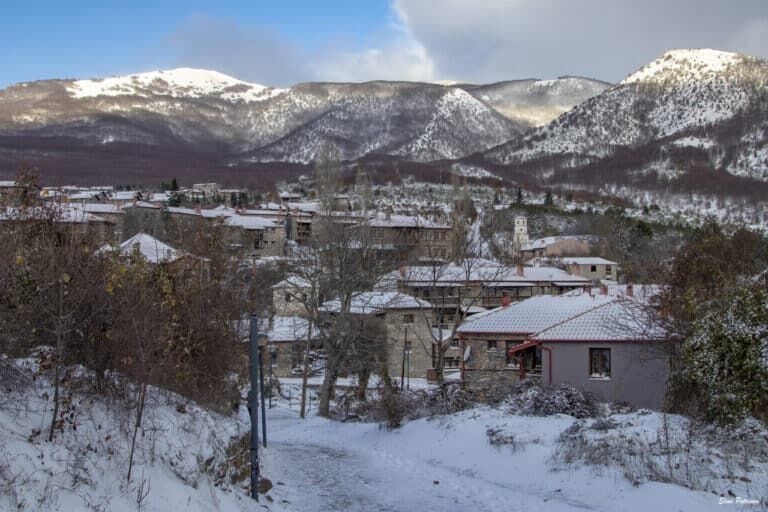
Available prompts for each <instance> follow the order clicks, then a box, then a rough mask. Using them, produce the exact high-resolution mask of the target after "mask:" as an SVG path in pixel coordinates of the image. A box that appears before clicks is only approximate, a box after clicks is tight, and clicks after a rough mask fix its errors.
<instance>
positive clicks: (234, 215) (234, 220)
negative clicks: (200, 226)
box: [166, 205, 277, 230]
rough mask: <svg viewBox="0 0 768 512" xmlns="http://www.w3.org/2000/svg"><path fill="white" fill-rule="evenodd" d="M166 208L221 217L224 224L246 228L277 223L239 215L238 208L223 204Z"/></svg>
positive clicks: (190, 213)
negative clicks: (210, 206)
mask: <svg viewBox="0 0 768 512" xmlns="http://www.w3.org/2000/svg"><path fill="white" fill-rule="evenodd" d="M166 210H167V211H168V212H170V213H175V214H179V215H196V216H200V217H203V218H206V219H223V221H224V225H225V226H235V227H241V228H243V229H247V230H263V229H269V228H274V227H277V224H276V223H275V222H274V221H272V220H270V219H265V218H261V217H258V216H255V215H241V214H240V212H239V211H238V210H236V209H234V208H229V207H227V206H223V205H221V206H217V207H216V208H208V209H198V210H195V209H192V208H182V207H177V206H170V207H168V208H166Z"/></svg>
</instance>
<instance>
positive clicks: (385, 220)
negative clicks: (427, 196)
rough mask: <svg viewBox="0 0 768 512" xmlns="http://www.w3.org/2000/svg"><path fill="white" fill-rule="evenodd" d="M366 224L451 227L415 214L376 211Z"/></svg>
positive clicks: (397, 226) (426, 227)
mask: <svg viewBox="0 0 768 512" xmlns="http://www.w3.org/2000/svg"><path fill="white" fill-rule="evenodd" d="M368 225H369V226H371V227H374V228H424V229H451V226H450V225H449V224H444V223H440V222H435V221H432V220H429V219H425V218H424V217H419V216H415V215H413V216H412V215H390V216H387V215H385V214H383V213H378V214H377V216H376V217H375V218H373V219H371V220H369V221H368Z"/></svg>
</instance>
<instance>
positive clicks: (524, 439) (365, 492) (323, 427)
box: [264, 383, 768, 512]
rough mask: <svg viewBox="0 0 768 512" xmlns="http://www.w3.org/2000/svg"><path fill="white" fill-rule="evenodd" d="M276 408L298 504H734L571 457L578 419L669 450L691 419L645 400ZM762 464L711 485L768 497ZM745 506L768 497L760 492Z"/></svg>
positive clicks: (281, 493)
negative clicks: (596, 408)
mask: <svg viewBox="0 0 768 512" xmlns="http://www.w3.org/2000/svg"><path fill="white" fill-rule="evenodd" d="M286 384H287V383H286ZM665 418H666V420H665ZM268 420H269V427H268V428H269V432H268V437H269V446H268V448H267V449H266V451H265V463H264V471H265V474H267V475H268V476H269V478H271V479H272V481H273V483H277V482H280V484H277V485H276V486H275V487H274V488H273V490H272V491H271V495H272V497H273V499H275V501H276V502H281V503H283V502H288V504H286V506H287V507H293V508H294V509H296V510H302V511H307V512H309V511H332V510H348V511H368V510H384V511H411V510H440V511H453V510H456V511H465V510H475V511H497V510H498V511H515V510H521V511H523V510H541V511H572V510H596V511H613V510H625V511H643V512H645V511H648V510H675V511H678V510H679V511H706V510H713V511H714V510H721V511H722V510H723V508H722V505H720V501H721V497H720V496H719V495H718V494H716V493H714V492H712V491H710V492H705V491H701V490H699V491H694V490H690V489H687V488H685V487H683V486H680V485H675V484H671V483H660V482H657V481H648V480H642V479H637V478H636V479H635V481H630V480H629V479H628V478H627V477H626V476H625V475H626V473H627V469H626V468H621V467H618V466H612V465H610V464H609V465H605V466H591V465H586V464H579V463H578V461H575V460H573V461H569V462H568V463H564V462H563V461H562V456H563V455H562V454H563V452H562V446H561V445H560V444H559V439H560V438H561V436H562V435H563V432H567V433H568V434H570V435H573V433H574V432H579V431H580V430H579V428H584V429H585V431H588V432H589V435H591V436H593V437H594V438H595V439H600V440H603V439H615V438H620V439H623V440H624V439H628V440H629V441H628V442H629V443H630V445H632V446H636V447H637V448H644V449H647V452H648V453H647V459H651V458H653V457H654V456H656V455H658V454H656V455H652V453H653V452H654V450H655V449H654V448H650V447H649V446H656V444H657V443H658V442H659V436H661V435H663V433H664V432H667V435H671V436H672V437H675V436H678V437H680V436H682V435H683V434H684V432H685V425H686V424H687V420H684V419H683V418H681V417H679V416H666V417H665V416H664V415H662V414H659V413H652V412H649V411H639V412H634V413H626V414H616V415H613V416H611V417H610V419H609V420H576V419H575V418H573V417H571V416H567V415H555V416H548V417H530V416H517V415H513V414H510V411H509V409H508V406H506V405H501V406H498V407H487V406H482V407H478V408H475V409H471V410H467V411H463V412H459V413H456V414H451V415H447V416H439V417H433V418H424V419H418V420H413V421H410V422H407V423H406V424H405V425H404V426H403V427H402V428H400V429H397V430H387V429H386V428H384V427H382V426H380V425H378V424H375V423H349V422H348V423H340V422H336V421H330V420H326V419H323V418H319V417H317V416H316V415H314V411H312V413H311V414H310V415H309V417H308V418H307V419H305V420H301V419H299V418H298V414H297V412H296V408H295V402H294V407H288V406H287V404H286V403H285V402H284V401H280V402H279V403H278V404H277V405H276V407H275V408H274V409H271V410H269V411H268ZM574 425H577V427H579V428H577V427H574ZM569 429H570V430H569ZM670 432H671V434H670ZM492 441H494V442H493V443H492ZM494 443H495V444H494ZM632 443H634V444H632ZM673 444H674V443H673ZM697 446H699V447H700V448H701V447H703V446H704V445H697ZM712 450H713V453H708V454H707V455H706V456H707V457H709V458H710V459H711V460H710V463H708V464H704V465H702V467H701V468H700V474H701V476H702V478H704V476H705V475H706V476H707V477H711V476H712V475H711V474H709V473H708V469H707V468H709V469H711V468H719V469H718V470H722V471H723V474H724V475H725V474H727V472H726V471H725V469H724V468H723V467H722V461H721V460H720V459H719V455H717V454H714V452H715V451H716V450H717V449H716V448H715V447H712ZM693 452H694V453H696V454H697V455H701V454H699V453H697V452H696V451H695V450H694V451H693ZM659 461H661V462H659V463H660V464H661V463H662V462H663V461H664V458H663V457H661V458H660V459H659ZM713 461H714V462H713ZM679 462H680V461H678V460H677V459H675V460H674V463H675V464H678V463H679ZM648 467H650V465H648ZM753 469H754V470H753V472H752V473H750V474H749V477H750V478H747V476H743V475H742V476H741V478H743V480H739V479H738V477H736V478H731V480H726V479H723V481H722V482H718V481H715V482H710V483H709V484H708V485H710V486H712V489H717V490H719V491H721V492H722V493H724V494H725V496H724V497H723V499H733V500H735V499H736V497H737V496H738V497H740V498H745V499H759V498H762V499H766V496H768V492H765V489H766V488H768V474H766V469H768V467H767V466H766V465H765V464H763V465H762V466H760V465H758V466H756V467H755V468H753ZM673 471H674V470H673ZM681 471H682V470H681ZM635 476H637V475H635ZM658 479H659V480H661V479H663V478H661V477H659V478H658ZM746 480H750V482H746ZM699 483H700V484H701V486H702V487H701V488H706V485H704V483H702V482H699ZM281 484H284V485H281ZM729 490H731V492H732V493H733V495H731V494H728V491H729ZM737 506H741V507H751V508H741V509H742V510H747V509H758V510H759V509H760V508H759V507H760V505H754V504H747V505H744V504H742V505H737ZM737 510H738V508H737Z"/></svg>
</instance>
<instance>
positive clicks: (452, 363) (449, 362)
mask: <svg viewBox="0 0 768 512" xmlns="http://www.w3.org/2000/svg"><path fill="white" fill-rule="evenodd" d="M443 367H444V368H458V367H459V358H458V357H446V358H445V359H443Z"/></svg>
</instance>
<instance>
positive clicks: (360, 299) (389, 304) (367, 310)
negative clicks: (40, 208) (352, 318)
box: [322, 292, 432, 315]
mask: <svg viewBox="0 0 768 512" xmlns="http://www.w3.org/2000/svg"><path fill="white" fill-rule="evenodd" d="M431 307H432V304H431V303H429V302H427V301H425V300H422V299H417V298H416V297H412V296H410V295H406V294H404V293H398V292H361V293H358V294H356V295H355V296H354V297H353V298H352V304H351V305H350V312H351V313H355V314H360V315H373V314H377V313H381V312H384V311H386V310H388V309H427V308H431ZM322 309H323V310H324V311H328V312H331V313H333V312H338V311H339V310H340V309H341V301H339V300H338V299H334V300H329V301H328V302H325V303H323V306H322Z"/></svg>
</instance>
